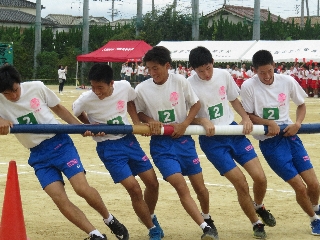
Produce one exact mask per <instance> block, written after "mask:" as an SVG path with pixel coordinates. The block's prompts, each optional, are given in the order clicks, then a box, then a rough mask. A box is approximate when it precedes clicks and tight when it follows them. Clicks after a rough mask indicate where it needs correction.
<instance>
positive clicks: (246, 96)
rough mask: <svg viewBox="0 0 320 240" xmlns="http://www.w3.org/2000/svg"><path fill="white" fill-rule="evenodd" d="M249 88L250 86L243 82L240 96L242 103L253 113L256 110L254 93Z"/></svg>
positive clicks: (248, 111)
mask: <svg viewBox="0 0 320 240" xmlns="http://www.w3.org/2000/svg"><path fill="white" fill-rule="evenodd" d="M249 89H250V88H248V87H247V86H246V84H243V85H242V86H241V90H240V97H241V103H242V106H243V108H244V110H245V111H246V112H247V113H253V112H254V102H253V96H252V93H251V92H250V90H249Z"/></svg>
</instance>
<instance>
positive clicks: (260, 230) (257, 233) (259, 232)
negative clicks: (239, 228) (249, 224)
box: [253, 223, 267, 239]
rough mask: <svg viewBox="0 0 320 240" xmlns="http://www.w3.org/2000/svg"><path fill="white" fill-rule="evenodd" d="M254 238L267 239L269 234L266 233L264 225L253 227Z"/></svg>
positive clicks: (259, 224)
mask: <svg viewBox="0 0 320 240" xmlns="http://www.w3.org/2000/svg"><path fill="white" fill-rule="evenodd" d="M253 237H254V238H258V239H265V238H267V234H266V232H265V231H264V224H262V223H258V224H256V225H254V226H253Z"/></svg>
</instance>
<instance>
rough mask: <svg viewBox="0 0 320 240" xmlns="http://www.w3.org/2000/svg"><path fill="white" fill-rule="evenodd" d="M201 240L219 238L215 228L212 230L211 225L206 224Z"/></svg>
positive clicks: (216, 239) (215, 239) (217, 239)
mask: <svg viewBox="0 0 320 240" xmlns="http://www.w3.org/2000/svg"><path fill="white" fill-rule="evenodd" d="M201 240H219V236H218V232H217V229H215V230H214V229H212V228H211V227H209V226H206V227H205V228H204V229H203V234H202V236H201Z"/></svg>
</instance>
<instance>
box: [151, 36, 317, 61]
mask: <svg viewBox="0 0 320 240" xmlns="http://www.w3.org/2000/svg"><path fill="white" fill-rule="evenodd" d="M157 46H164V47H166V48H168V49H169V50H170V52H171V58H172V61H189V53H190V51H191V50H192V49H193V48H195V47H198V46H203V47H206V48H208V49H209V50H210V52H211V54H212V57H213V59H214V61H215V62H241V61H248V62H251V60H252V56H253V54H254V53H255V52H257V51H258V50H262V49H263V50H268V51H270V52H271V53H272V55H273V59H274V61H275V62H295V60H296V58H297V62H304V60H303V59H305V62H309V61H310V60H312V61H313V62H320V40H292V41H264V40H260V41H255V40H252V41H161V42H160V43H158V44H157Z"/></svg>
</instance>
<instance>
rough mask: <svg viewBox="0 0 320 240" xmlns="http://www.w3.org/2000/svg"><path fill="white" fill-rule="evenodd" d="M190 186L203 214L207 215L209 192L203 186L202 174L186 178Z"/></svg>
mask: <svg viewBox="0 0 320 240" xmlns="http://www.w3.org/2000/svg"><path fill="white" fill-rule="evenodd" d="M188 178H189V180H190V182H191V185H192V187H193V189H194V191H195V193H196V194H197V198H198V200H199V203H200V206H201V210H202V212H203V213H205V214H207V213H209V210H210V209H209V191H208V189H207V188H206V186H205V185H204V180H203V175H202V172H201V173H198V174H195V175H190V176H188Z"/></svg>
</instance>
